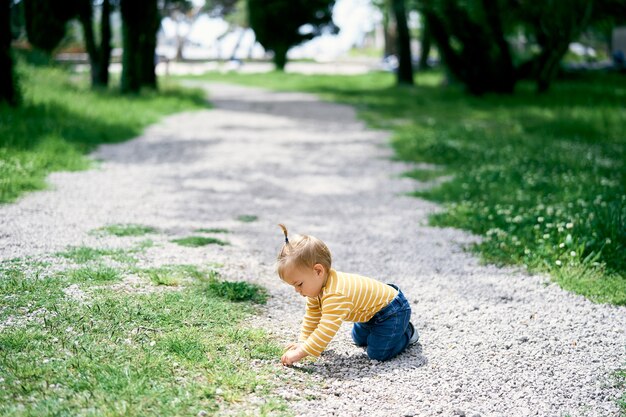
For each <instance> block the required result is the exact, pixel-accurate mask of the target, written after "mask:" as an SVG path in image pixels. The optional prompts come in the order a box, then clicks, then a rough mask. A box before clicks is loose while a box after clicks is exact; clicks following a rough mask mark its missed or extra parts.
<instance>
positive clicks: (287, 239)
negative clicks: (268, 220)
mask: <svg viewBox="0 0 626 417" xmlns="http://www.w3.org/2000/svg"><path fill="white" fill-rule="evenodd" d="M278 226H279V227H280V228H281V229H283V233H284V234H285V245H288V244H289V237H288V236H287V227H285V225H284V224H282V223H281V224H279V225H278Z"/></svg>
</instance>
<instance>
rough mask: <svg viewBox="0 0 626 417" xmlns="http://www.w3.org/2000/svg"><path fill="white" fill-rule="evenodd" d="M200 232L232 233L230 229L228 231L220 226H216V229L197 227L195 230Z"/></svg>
mask: <svg viewBox="0 0 626 417" xmlns="http://www.w3.org/2000/svg"><path fill="white" fill-rule="evenodd" d="M195 231H196V232H198V233H230V231H228V229H220V228H215V229H196V230H195Z"/></svg>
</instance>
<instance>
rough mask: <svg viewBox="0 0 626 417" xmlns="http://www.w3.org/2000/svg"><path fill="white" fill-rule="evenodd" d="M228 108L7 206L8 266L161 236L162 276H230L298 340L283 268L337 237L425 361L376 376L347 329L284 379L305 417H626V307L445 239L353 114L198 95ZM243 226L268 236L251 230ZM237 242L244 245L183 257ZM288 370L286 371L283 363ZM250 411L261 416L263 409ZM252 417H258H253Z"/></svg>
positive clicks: (134, 144) (380, 139)
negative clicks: (288, 259) (382, 285)
mask: <svg viewBox="0 0 626 417" xmlns="http://www.w3.org/2000/svg"><path fill="white" fill-rule="evenodd" d="M196 85H197V86H201V87H202V88H205V89H206V90H207V91H208V93H209V95H210V101H211V102H212V103H213V105H214V108H213V109H211V110H204V111H197V112H190V113H181V114H177V115H174V116H170V117H167V118H165V119H164V120H163V121H162V122H161V123H158V124H156V125H154V126H151V127H150V128H148V129H147V130H146V131H145V132H144V134H143V135H142V136H141V137H139V138H136V139H135V140H132V141H129V142H127V143H123V144H118V145H106V146H102V147H100V148H99V150H98V151H97V152H96V153H94V157H95V158H97V159H100V160H101V161H102V162H101V163H100V164H99V166H98V167H97V168H96V169H93V170H90V171H85V172H74V173H54V174H52V175H51V176H50V177H49V180H50V182H51V183H52V184H53V188H52V189H51V190H49V191H43V192H37V193H32V194H30V195H27V196H25V197H24V198H22V199H20V200H19V201H18V202H17V203H16V204H11V205H5V206H0V226H1V227H2V229H1V231H0V254H1V258H2V259H9V258H13V257H17V256H27V255H31V256H44V255H45V254H50V253H53V252H54V251H58V250H61V249H63V248H64V247H65V246H67V245H79V244H86V245H90V246H97V245H104V246H106V245H112V244H114V243H115V244H116V245H119V238H118V239H117V240H115V238H106V237H102V236H93V235H90V234H88V233H87V232H88V231H89V230H92V229H94V228H97V227H101V226H104V225H107V224H112V223H141V224H147V225H152V226H156V227H158V228H159V229H160V230H161V231H162V232H163V236H161V237H158V236H157V237H155V239H154V240H155V242H156V243H157V244H156V245H155V246H154V247H153V248H150V249H149V250H148V252H147V253H146V255H145V256H146V258H147V259H146V261H147V262H148V261H149V262H151V263H152V264H155V263H156V264H169V263H204V262H223V263H224V264H225V267H224V271H225V272H224V274H225V275H226V276H227V277H229V278H233V279H246V280H250V281H253V282H258V283H261V284H262V285H264V286H265V287H267V288H268V290H269V292H270V294H271V295H272V298H271V299H270V301H269V302H268V304H267V306H266V307H265V308H264V310H263V314H262V315H259V316H258V317H255V318H253V319H252V321H251V322H250V323H249V325H253V326H262V327H264V328H266V329H268V331H269V332H270V333H271V334H273V335H274V336H275V337H276V338H277V339H278V340H279V341H280V342H281V343H283V342H284V343H286V342H289V341H292V340H295V339H296V337H297V331H298V324H299V321H300V319H301V316H302V312H303V306H304V304H303V299H301V298H299V297H298V296H297V295H296V294H295V293H294V292H293V289H291V287H289V286H287V285H285V284H283V283H281V282H280V280H279V279H278V277H277V276H276V274H275V273H274V269H273V262H274V259H275V256H276V253H277V251H278V249H279V248H280V245H281V244H282V241H283V239H282V235H281V232H280V230H279V229H278V227H277V226H276V224H277V223H279V222H283V223H285V224H287V226H288V227H289V229H290V230H291V231H292V233H308V234H313V235H315V236H317V237H319V238H321V239H323V240H324V241H325V242H326V243H327V244H328V246H329V247H330V249H331V251H332V252H333V258H334V267H335V268H336V269H338V270H344V271H350V272H356V273H360V274H363V275H367V276H371V277H374V278H377V279H380V280H383V281H386V282H391V281H392V282H395V283H397V284H399V286H400V287H401V288H402V289H403V291H404V292H405V294H406V295H407V298H408V299H409V300H410V301H411V304H412V308H413V318H412V320H413V322H414V323H416V325H417V328H418V330H419V331H420V334H421V345H418V346H415V347H412V348H411V349H409V350H408V351H407V352H406V353H404V354H402V355H400V356H399V357H398V358H396V359H394V360H392V361H389V362H386V363H376V362H372V361H370V360H368V359H367V357H366V355H365V353H364V351H363V350H362V349H360V348H356V347H354V346H353V345H352V344H351V343H350V338H349V329H350V327H349V325H348V324H345V325H344V326H343V327H342V329H341V330H340V332H339V334H338V336H337V337H336V339H335V340H334V341H333V342H332V344H331V346H330V349H329V350H328V351H327V352H326V353H325V354H324V355H323V357H322V359H320V360H319V361H317V362H315V363H314V364H304V365H302V366H298V367H295V368H283V367H281V366H280V365H278V364H277V365H276V371H277V378H278V380H279V381H280V386H279V389H278V394H279V395H281V396H282V397H284V398H286V399H287V400H288V402H289V405H290V407H291V408H292V410H293V411H294V413H295V414H297V415H302V416H325V415H337V416H385V417H387V416H388V417H391V416H394V417H395V416H453V415H466V416H468V417H470V416H478V415H480V416H483V417H484V416H513V417H515V416H520V417H521V416H564V415H571V416H617V415H618V414H619V411H618V406H617V404H616V402H615V398H616V397H617V396H618V395H619V389H618V388H617V387H616V386H615V384H614V381H613V380H612V378H611V375H612V373H613V372H614V371H615V370H616V369H618V368H620V367H622V366H624V364H625V362H626V355H625V350H624V348H625V342H626V338H625V329H626V308H623V307H622V308H618V307H613V306H607V305H597V304H593V303H591V302H589V301H587V300H585V299H584V298H582V297H580V296H576V295H573V294H570V293H567V292H565V291H563V290H561V289H560V288H558V287H557V286H556V285H554V284H551V283H550V282H549V279H548V278H546V277H544V276H530V275H528V274H526V273H525V272H523V271H521V270H519V269H515V268H507V269H503V268H496V267H494V266H484V265H480V264H479V262H478V260H477V258H476V257H475V256H474V255H472V254H470V253H468V252H466V251H464V250H463V247H464V246H467V245H468V244H469V243H471V242H474V241H476V240H477V238H476V237H474V236H471V235H469V234H467V233H465V232H462V231H459V230H455V229H441V228H431V227H428V226H427V216H428V214H429V213H432V212H434V211H436V210H438V208H437V206H436V205H434V204H432V203H429V202H426V201H423V200H420V199H416V198H412V197H408V196H406V193H407V192H409V191H411V190H414V189H416V188H418V187H420V186H426V185H425V184H420V183H418V182H415V181H413V180H410V179H407V178H401V177H400V174H401V173H402V172H404V171H405V170H407V169H409V168H410V166H409V165H406V164H403V163H399V162H394V161H392V160H391V157H392V155H393V152H392V150H391V149H390V148H389V147H388V144H387V141H388V133H387V132H382V131H373V130H370V129H366V127H365V125H364V124H363V123H362V122H361V121H358V120H357V118H356V115H355V112H354V110H353V109H352V108H350V107H347V106H342V105H336V104H331V103H326V102H321V101H319V100H318V99H316V98H315V97H313V96H311V95H306V94H298V93H276V92H269V91H265V90H261V89H253V88H244V87H236V86H228V85H220V84H203V83H197V84H196ZM240 215H255V216H258V220H257V221H255V222H251V223H244V222H241V221H238V220H237V217H238V216H240ZM200 227H203V228H210V227H222V228H226V229H229V230H230V231H231V233H230V234H229V235H227V239H228V240H229V241H230V242H231V243H232V245H231V246H227V247H205V248H181V247H179V246H176V245H174V244H172V243H170V242H169V240H170V239H172V237H179V236H188V235H190V234H192V232H193V230H194V229H196V228H200ZM277 360H278V358H277ZM262 401H263V399H260V398H254V397H250V398H249V401H248V402H247V405H242V408H243V409H244V410H245V408H246V407H247V406H250V407H252V406H253V404H257V405H258V403H259V402H262ZM239 411H241V410H239Z"/></svg>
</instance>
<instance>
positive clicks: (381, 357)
mask: <svg viewBox="0 0 626 417" xmlns="http://www.w3.org/2000/svg"><path fill="white" fill-rule="evenodd" d="M367 356H368V357H369V358H370V359H374V360H377V361H381V362H382V361H386V360H389V359H391V358H392V357H393V356H394V355H393V351H390V350H388V351H384V350H373V349H368V350H367Z"/></svg>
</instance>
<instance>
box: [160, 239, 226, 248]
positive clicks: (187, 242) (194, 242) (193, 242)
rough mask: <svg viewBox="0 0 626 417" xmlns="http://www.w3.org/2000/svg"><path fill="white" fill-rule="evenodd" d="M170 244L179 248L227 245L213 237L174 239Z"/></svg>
mask: <svg viewBox="0 0 626 417" xmlns="http://www.w3.org/2000/svg"><path fill="white" fill-rule="evenodd" d="M172 242H174V243H177V244H179V245H181V246H189V247H198V246H206V245H220V246H226V245H229V243H228V242H226V241H223V240H220V239H216V238H214V237H203V236H189V237H184V238H181V239H174V240H172Z"/></svg>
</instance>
